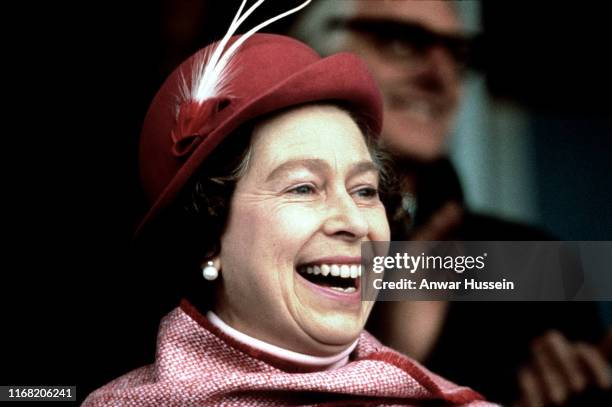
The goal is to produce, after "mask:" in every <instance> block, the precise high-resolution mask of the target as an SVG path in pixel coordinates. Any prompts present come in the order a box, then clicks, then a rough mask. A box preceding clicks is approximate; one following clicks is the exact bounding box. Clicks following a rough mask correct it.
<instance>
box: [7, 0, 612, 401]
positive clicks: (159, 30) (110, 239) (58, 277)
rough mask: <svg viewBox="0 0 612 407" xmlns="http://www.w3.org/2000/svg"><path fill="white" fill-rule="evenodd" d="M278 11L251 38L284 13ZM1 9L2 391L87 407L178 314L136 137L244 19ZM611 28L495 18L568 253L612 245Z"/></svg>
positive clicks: (175, 12) (489, 43)
mask: <svg viewBox="0 0 612 407" xmlns="http://www.w3.org/2000/svg"><path fill="white" fill-rule="evenodd" d="M275 3H276V4H278V2H270V4H268V5H267V6H265V5H264V7H263V8H264V9H265V10H264V12H263V13H259V14H256V15H253V16H252V18H251V19H250V21H253V22H255V21H262V19H263V18H264V16H263V14H270V10H272V12H274V11H275V10H277V9H279V8H282V9H283V10H284V9H286V8H288V6H286V5H281V6H279V7H273V5H274V4H275ZM543 3H544V2H543ZM2 7H3V8H4V12H3V13H2V14H3V18H2V19H3V20H4V22H5V23H6V24H5V25H4V26H5V28H4V30H5V31H7V32H6V33H5V35H4V36H3V37H4V41H5V42H6V43H7V47H6V48H5V53H4V54H5V55H4V57H3V60H4V62H3V65H4V67H5V69H6V68H8V72H6V73H5V74H4V84H3V88H4V89H5V91H6V92H5V104H6V105H7V106H8V107H7V108H5V109H4V111H5V112H6V113H5V115H6V116H5V117H4V118H3V124H4V129H5V130H4V132H3V140H4V142H5V145H4V147H3V150H2V151H3V157H4V159H3V160H2V182H3V191H4V194H3V196H4V199H3V201H4V203H5V205H3V206H4V207H5V209H4V211H3V213H4V216H3V218H4V220H3V228H2V229H3V231H4V239H3V241H4V243H3V245H2V247H3V251H2V252H3V256H2V257H3V260H4V262H3V265H4V267H3V272H2V276H3V278H2V297H1V298H2V299H1V301H2V308H1V310H2V311H1V312H2V321H3V325H2V332H3V334H2V338H3V340H2V351H1V354H0V355H1V356H0V358H1V359H0V376H1V377H0V384H3V385H11V384H20V385H26V384H32V385H35V384H57V385H60V384H62V385H77V386H78V391H77V394H78V396H79V399H80V400H82V398H83V397H84V396H85V395H86V394H87V393H89V392H90V391H91V390H93V389H95V388H97V387H99V386H101V385H102V384H104V383H106V382H108V381H109V380H110V379H112V378H115V377H117V376H118V375H120V374H122V373H124V372H126V371H128V370H130V369H132V368H135V367H137V366H141V365H143V364H146V363H150V362H151V361H152V360H153V355H154V342H155V341H154V338H155V335H156V331H157V324H158V321H159V318H160V317H161V316H162V315H163V314H164V313H166V312H167V311H169V310H170V309H171V308H172V307H173V306H175V305H176V303H177V294H176V293H175V292H174V291H175V290H173V287H172V283H168V279H167V278H166V276H162V275H160V274H159V273H157V272H151V273H148V272H147V270H142V269H138V268H137V267H135V265H134V264H133V261H132V260H130V259H131V257H130V255H129V253H130V250H131V243H130V242H131V236H132V233H133V230H134V226H135V224H136V222H137V221H138V218H139V216H140V215H141V214H142V211H143V210H144V207H145V204H144V200H143V197H142V195H141V191H140V189H139V186H138V169H137V161H136V157H137V142H138V135H139V130H140V125H141V122H142V120H143V118H144V115H145V112H146V109H147V106H148V103H149V102H150V100H151V99H152V97H153V95H154V93H155V91H156V90H157V88H158V87H159V85H160V84H161V83H162V81H163V79H164V78H165V76H166V75H167V74H168V73H169V72H170V70H171V69H172V68H173V67H174V66H175V65H176V64H177V63H178V62H180V61H181V60H182V59H184V58H185V57H187V56H188V55H190V54H191V53H192V52H194V51H195V50H197V49H198V48H200V47H202V46H204V45H206V44H207V43H208V42H210V40H212V39H215V38H218V37H219V36H220V35H221V33H222V32H223V31H224V30H225V29H226V28H227V26H228V25H229V21H230V20H231V18H232V16H233V13H234V10H235V9H236V8H237V3H236V4H234V2H229V1H228V2H220V1H215V2H214V3H213V2H203V3H201V2H197V1H169V0H168V1H162V2H143V3H141V4H138V3H133V2H112V1H106V2H97V3H90V2H83V3H82V4H69V3H64V4H51V2H49V3H41V4H28V5H26V6H23V8H22V9H20V10H16V9H9V8H8V6H2ZM266 10H267V11H266ZM211 16H214V18H212V19H211ZM608 16H609V13H608V12H607V10H606V9H604V2H601V3H587V4H579V3H576V2H571V3H544V4H542V3H539V2H538V3H535V4H534V3H533V2H532V3H517V2H485V3H484V5H483V17H484V24H483V26H484V29H485V32H486V42H485V44H486V45H485V49H486V54H485V56H484V57H485V65H484V66H485V67H486V74H487V83H488V85H489V89H490V91H491V92H492V93H493V95H494V96H496V97H498V98H502V99H510V100H512V101H515V102H518V103H519V104H521V105H522V106H523V107H525V108H527V109H529V111H530V112H531V113H532V114H533V117H534V121H533V123H534V126H535V127H534V128H535V129H536V130H537V131H538V133H537V134H541V137H540V138H539V139H538V143H539V144H538V151H539V152H540V153H539V154H540V157H544V158H543V159H542V160H541V164H540V165H539V166H538V173H537V174H535V176H536V177H538V179H539V180H540V182H539V185H541V186H542V190H541V191H540V194H539V198H538V199H539V202H540V206H541V209H542V212H543V216H544V221H545V225H544V226H547V227H549V229H551V230H554V231H556V232H557V233H559V235H560V236H561V237H564V238H569V239H605V240H609V239H610V235H611V233H610V231H611V230H612V221H611V217H612V215H611V212H612V210H611V209H610V204H609V202H612V186H611V184H610V180H609V179H610V173H611V171H610V169H611V167H612V166H611V165H610V153H611V152H612V143H611V139H610V135H611V133H612V131H611V130H612V124H611V110H612V103H611V102H610V95H611V91H612V86H611V85H612V80H611V78H610V75H611V72H612V69H611V68H612V67H611V64H610V62H609V58H608V56H609V48H610V46H609V41H608V39H609V38H610V37H612V35H611V34H612V32H611V28H610V24H609V22H608V21H607V20H608V19H609V17H608ZM196 17H197V18H196ZM188 20H190V21H192V22H193V21H195V22H197V24H195V25H193V26H190V25H189V24H188V23H186V22H185V21H188ZM287 24H288V23H287V22H286V23H283V24H278V25H275V26H274V28H275V29H276V30H278V31H282V30H283V29H284V27H286V25H287ZM576 160H578V161H579V163H578V165H576ZM560 195H563V196H565V197H570V198H569V199H563V200H560V199H559V196H560ZM560 201H562V202H560ZM568 213H569V214H574V215H575V216H567V214H568ZM572 224H574V225H575V226H573V227H571V226H572ZM162 277H163V278H162ZM500 345H501V344H500Z"/></svg>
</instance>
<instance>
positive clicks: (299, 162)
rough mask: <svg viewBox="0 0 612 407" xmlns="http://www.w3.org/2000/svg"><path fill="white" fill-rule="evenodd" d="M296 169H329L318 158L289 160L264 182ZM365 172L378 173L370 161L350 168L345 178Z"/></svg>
mask: <svg viewBox="0 0 612 407" xmlns="http://www.w3.org/2000/svg"><path fill="white" fill-rule="evenodd" d="M296 168H306V169H308V170H309V171H312V172H321V171H324V170H327V169H329V168H330V166H329V164H328V163H327V162H326V161H324V160H322V159H320V158H301V159H294V160H289V161H285V162H284V163H282V164H280V165H279V166H278V167H276V168H275V169H273V170H272V171H271V172H270V174H268V176H267V177H266V182H268V181H270V180H272V179H274V178H276V177H278V176H280V174H282V173H285V172H287V171H291V170H293V169H296ZM365 172H375V173H376V174H377V175H378V173H379V171H378V167H377V166H376V165H375V164H374V163H373V162H372V161H359V162H358V163H356V164H353V165H352V166H351V168H350V169H349V171H348V174H347V178H351V177H354V176H356V175H359V174H362V173H365Z"/></svg>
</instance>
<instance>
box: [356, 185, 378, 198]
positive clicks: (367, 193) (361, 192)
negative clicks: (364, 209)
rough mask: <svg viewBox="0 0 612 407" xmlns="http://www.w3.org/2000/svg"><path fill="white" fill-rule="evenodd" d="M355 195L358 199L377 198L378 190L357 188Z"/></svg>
mask: <svg viewBox="0 0 612 407" xmlns="http://www.w3.org/2000/svg"><path fill="white" fill-rule="evenodd" d="M355 194H356V195H357V196H358V197H360V198H366V199H373V198H378V189H376V188H374V187H364V188H359V189H358V190H356V191H355Z"/></svg>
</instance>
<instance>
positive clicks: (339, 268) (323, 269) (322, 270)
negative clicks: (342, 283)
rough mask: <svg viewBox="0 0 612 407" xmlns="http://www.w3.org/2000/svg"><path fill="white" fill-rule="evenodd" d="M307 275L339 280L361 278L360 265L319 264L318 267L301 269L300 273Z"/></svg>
mask: <svg viewBox="0 0 612 407" xmlns="http://www.w3.org/2000/svg"><path fill="white" fill-rule="evenodd" d="M304 271H305V272H306V273H308V274H314V275H319V274H322V275H323V276H328V275H330V274H331V275H332V276H334V277H341V278H357V277H361V265H359V264H321V265H320V266H319V265H317V266H308V267H305V268H303V269H302V272H304Z"/></svg>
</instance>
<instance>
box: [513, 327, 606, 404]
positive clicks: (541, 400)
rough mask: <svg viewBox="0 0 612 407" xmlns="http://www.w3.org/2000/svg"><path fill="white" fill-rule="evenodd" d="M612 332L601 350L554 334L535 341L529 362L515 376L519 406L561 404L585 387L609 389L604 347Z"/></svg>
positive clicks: (558, 333) (548, 333)
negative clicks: (519, 393)
mask: <svg viewBox="0 0 612 407" xmlns="http://www.w3.org/2000/svg"><path fill="white" fill-rule="evenodd" d="M610 341H612V330H611V331H609V332H608V335H607V337H606V339H605V340H604V342H603V343H602V346H601V348H598V347H596V346H594V345H591V344H588V343H585V342H570V341H568V340H567V339H566V338H565V336H563V334H561V333H560V332H558V331H549V332H547V333H546V334H544V335H542V336H541V337H538V338H536V339H535V340H534V341H533V343H532V346H531V355H532V359H531V361H530V363H528V364H527V365H525V366H523V367H522V368H521V369H520V371H519V373H518V384H519V389H520V391H521V400H520V402H519V403H518V404H517V406H520V407H543V406H549V405H557V406H559V405H563V404H564V403H566V402H567V401H568V400H569V398H570V397H571V396H574V395H578V394H580V393H582V392H584V391H585V390H587V389H588V388H593V387H597V388H600V389H603V390H610V388H611V386H612V374H611V372H610V366H609V364H608V361H607V360H606V357H609V355H606V354H605V352H606V349H607V348H606V347H607V346H609V343H610Z"/></svg>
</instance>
